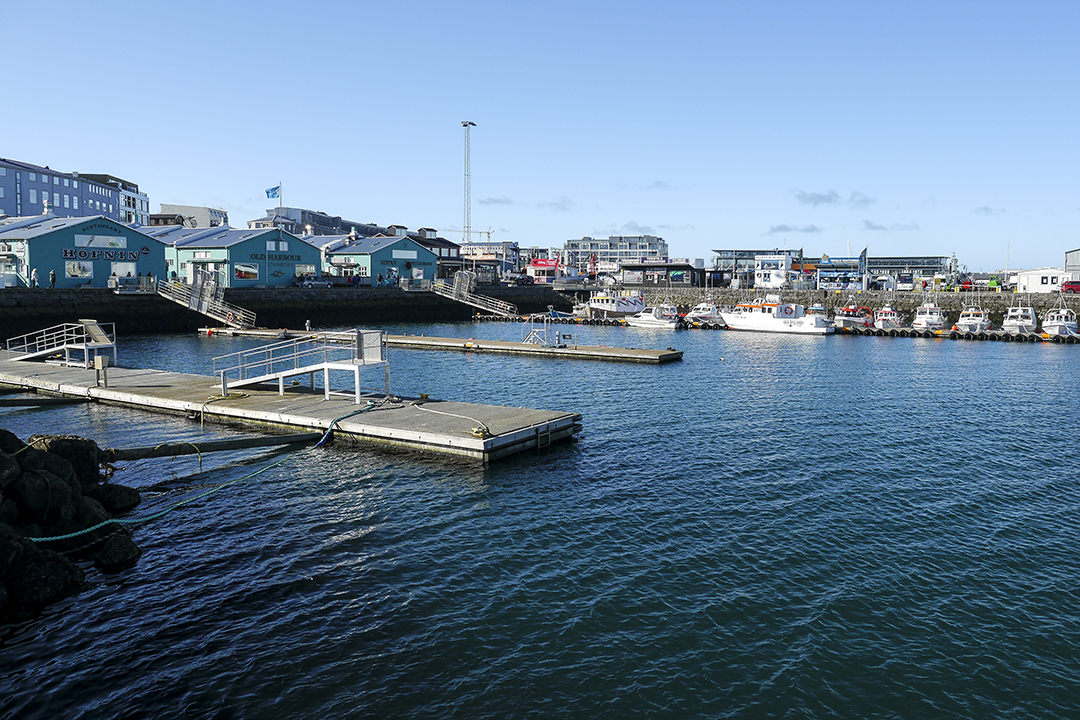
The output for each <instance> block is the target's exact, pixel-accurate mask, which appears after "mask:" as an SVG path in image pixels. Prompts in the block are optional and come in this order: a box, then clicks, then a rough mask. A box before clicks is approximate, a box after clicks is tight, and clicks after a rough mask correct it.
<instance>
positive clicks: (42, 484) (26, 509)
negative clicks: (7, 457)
mask: <svg viewBox="0 0 1080 720" xmlns="http://www.w3.org/2000/svg"><path fill="white" fill-rule="evenodd" d="M51 477H54V476H52V475H49V474H48V473H46V472H44V471H42V470H30V471H29V472H24V473H23V474H21V475H20V476H19V477H18V479H17V480H15V482H13V483H12V484H11V485H9V486H8V487H7V488H6V489H5V490H4V495H6V496H7V497H9V498H11V499H12V500H14V501H15V503H16V504H17V505H18V507H19V518H20V520H21V521H22V523H23V524H24V525H25V524H26V523H31V522H40V521H42V520H44V519H45V511H46V510H47V509H48V507H49V481H48V479H47V478H51Z"/></svg>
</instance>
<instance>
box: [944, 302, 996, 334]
mask: <svg viewBox="0 0 1080 720" xmlns="http://www.w3.org/2000/svg"><path fill="white" fill-rule="evenodd" d="M953 327H954V328H955V329H956V330H959V331H961V332H972V333H978V332H985V331H987V330H989V329H990V313H988V312H986V311H985V310H983V309H982V308H981V307H979V306H978V305H969V306H968V307H966V308H964V309H963V310H961V311H960V319H959V320H957V321H956V325H954V326H953Z"/></svg>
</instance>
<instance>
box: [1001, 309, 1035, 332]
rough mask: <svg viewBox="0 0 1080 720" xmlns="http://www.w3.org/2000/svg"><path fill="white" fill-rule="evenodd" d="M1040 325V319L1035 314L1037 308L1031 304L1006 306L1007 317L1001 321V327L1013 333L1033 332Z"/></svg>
mask: <svg viewBox="0 0 1080 720" xmlns="http://www.w3.org/2000/svg"><path fill="white" fill-rule="evenodd" d="M1038 327H1039V319H1038V317H1037V316H1036V315H1035V308H1033V307H1031V306H1030V305H1010V306H1009V307H1007V308H1005V319H1004V320H1002V321H1001V329H1002V330H1004V331H1005V332H1007V333H1010V334H1012V335H1018V334H1021V333H1033V332H1035V330H1037V329H1038Z"/></svg>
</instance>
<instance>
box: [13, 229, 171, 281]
mask: <svg viewBox="0 0 1080 720" xmlns="http://www.w3.org/2000/svg"><path fill="white" fill-rule="evenodd" d="M165 269H166V263H165V246H164V244H163V243H162V242H161V241H159V240H157V239H155V238H152V237H150V236H148V235H146V234H145V233H143V232H141V231H140V229H138V228H134V227H130V226H127V225H123V224H121V223H118V222H117V221H116V220H113V219H112V218H107V217H104V216H101V215H97V216H91V217H66V218H58V217H55V216H53V215H32V216H30V217H23V218H5V219H3V220H0V275H2V276H3V277H4V278H5V283H4V284H5V285H8V284H10V285H13V286H21V287H29V286H30V285H31V283H32V281H33V273H34V270H37V276H38V279H37V284H38V286H39V287H48V286H49V284H50V282H49V273H50V271H51V272H54V273H56V287H58V288H74V287H99V288H105V287H109V278H110V277H111V276H116V277H131V278H136V277H139V276H145V275H147V274H150V273H152V274H153V275H154V276H156V277H161V276H162V274H163V273H164V272H165Z"/></svg>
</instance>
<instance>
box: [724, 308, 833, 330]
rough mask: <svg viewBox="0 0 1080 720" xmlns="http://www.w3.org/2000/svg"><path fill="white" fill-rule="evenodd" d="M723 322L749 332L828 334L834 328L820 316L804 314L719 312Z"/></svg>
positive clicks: (733, 327) (730, 326) (734, 328)
mask: <svg viewBox="0 0 1080 720" xmlns="http://www.w3.org/2000/svg"><path fill="white" fill-rule="evenodd" d="M720 317H721V318H722V319H723V321H724V324H725V325H727V326H728V327H729V328H730V329H732V330H745V331H750V332H771V333H790V334H795V335H828V334H830V333H832V332H834V329H833V328H832V327H831V326H829V325H826V324H825V323H824V322H822V321H821V318H816V317H813V316H806V315H804V316H803V317H800V318H795V319H793V320H785V319H782V318H771V319H770V318H767V317H766V318H745V317H736V316H734V315H732V314H730V313H720Z"/></svg>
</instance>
